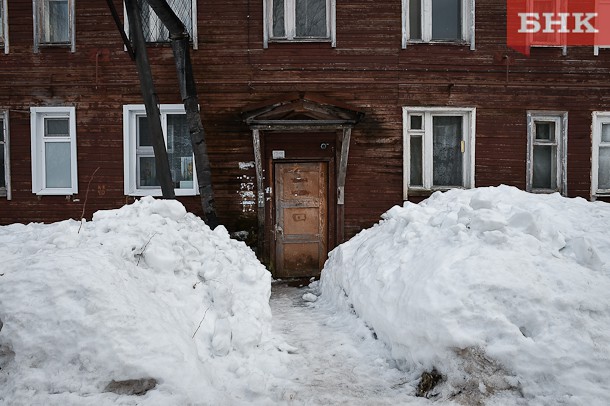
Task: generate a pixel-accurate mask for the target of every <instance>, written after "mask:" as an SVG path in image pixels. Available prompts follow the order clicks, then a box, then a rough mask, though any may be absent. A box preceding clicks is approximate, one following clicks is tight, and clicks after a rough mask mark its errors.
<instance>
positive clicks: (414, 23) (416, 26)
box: [409, 0, 422, 39]
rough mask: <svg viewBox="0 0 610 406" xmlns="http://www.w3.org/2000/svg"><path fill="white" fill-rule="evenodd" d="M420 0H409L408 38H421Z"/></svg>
mask: <svg viewBox="0 0 610 406" xmlns="http://www.w3.org/2000/svg"><path fill="white" fill-rule="evenodd" d="M421 2H422V0H410V1H409V38H410V39H421Z"/></svg>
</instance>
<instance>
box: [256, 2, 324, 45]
mask: <svg viewBox="0 0 610 406" xmlns="http://www.w3.org/2000/svg"><path fill="white" fill-rule="evenodd" d="M335 4H336V0H264V3H263V5H264V10H263V13H264V18H265V33H264V34H265V35H264V42H265V44H264V46H265V48H266V47H267V44H268V42H269V41H274V42H281V41H329V42H331V44H332V46H333V47H334V46H335V45H336V40H335V14H336V7H335Z"/></svg>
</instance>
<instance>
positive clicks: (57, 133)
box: [44, 118, 70, 137]
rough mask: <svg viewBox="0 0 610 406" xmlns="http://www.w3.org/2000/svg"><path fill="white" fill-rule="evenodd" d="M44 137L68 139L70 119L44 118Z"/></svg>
mask: <svg viewBox="0 0 610 406" xmlns="http://www.w3.org/2000/svg"><path fill="white" fill-rule="evenodd" d="M44 124H45V132H44V136H45V137H69V136H70V119H68V118H46V119H45V120H44Z"/></svg>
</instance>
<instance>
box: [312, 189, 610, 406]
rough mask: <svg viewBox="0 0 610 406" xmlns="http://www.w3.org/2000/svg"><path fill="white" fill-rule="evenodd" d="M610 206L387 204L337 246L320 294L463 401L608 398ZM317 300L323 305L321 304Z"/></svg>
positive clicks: (506, 201) (512, 200)
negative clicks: (437, 376) (376, 219)
mask: <svg viewBox="0 0 610 406" xmlns="http://www.w3.org/2000/svg"><path fill="white" fill-rule="evenodd" d="M609 229H610V205H608V204H605V203H590V202H587V201H585V200H584V199H580V198H577V199H567V198H563V197H561V196H560V195H558V194H552V195H533V194H528V193H525V192H523V191H520V190H518V189H516V188H512V187H507V186H501V187H497V188H481V189H473V190H453V191H450V192H446V193H435V194H433V195H432V196H431V197H430V198H429V199H428V200H426V201H424V202H423V203H421V204H419V205H416V204H412V203H405V205H404V207H398V206H397V207H394V208H392V209H391V210H389V211H388V212H387V213H386V214H385V215H384V216H383V220H382V221H381V222H380V223H379V224H377V225H376V226H374V227H372V228H370V229H368V230H365V231H362V232H361V233H360V234H358V235H357V236H356V237H354V238H352V239H351V240H350V241H349V242H347V243H345V244H343V245H341V246H339V247H338V248H336V249H335V250H334V251H333V252H332V253H331V254H330V257H329V260H328V261H327V263H326V265H325V268H324V270H323V272H322V279H321V290H322V296H321V297H320V300H322V301H325V302H329V303H332V304H333V305H334V306H335V307H336V308H338V309H342V311H344V312H355V313H356V314H357V315H358V316H359V317H361V318H362V319H363V320H364V321H365V322H366V323H367V324H368V325H369V326H370V327H371V328H372V329H373V330H374V331H375V333H376V334H377V336H378V337H379V338H380V339H381V340H382V341H384V342H385V343H386V344H387V345H389V346H390V348H391V351H392V357H393V358H395V359H396V360H397V362H400V363H402V367H403V368H404V369H406V370H410V371H419V373H421V372H424V371H431V370H432V369H433V368H436V369H437V370H438V371H439V372H440V373H441V374H442V375H444V376H445V381H444V383H443V384H441V386H440V387H439V388H438V389H437V392H436V394H437V395H438V397H440V398H444V399H449V398H452V399H455V400H458V401H462V402H464V403H466V404H472V403H475V402H479V401H480V402H484V401H487V402H488V404H503V405H506V404H527V405H537V404H541V405H555V404H567V405H603V404H607V401H608V399H610V301H609V300H608V292H610V233H609V232H608V230H609ZM320 300H319V301H318V302H320Z"/></svg>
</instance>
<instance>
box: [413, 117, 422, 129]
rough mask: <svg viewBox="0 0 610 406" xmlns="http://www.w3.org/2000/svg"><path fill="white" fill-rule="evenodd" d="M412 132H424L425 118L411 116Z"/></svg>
mask: <svg viewBox="0 0 610 406" xmlns="http://www.w3.org/2000/svg"><path fill="white" fill-rule="evenodd" d="M410 121H411V124H410V129H411V130H423V129H424V118H423V116H411V119H410Z"/></svg>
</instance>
